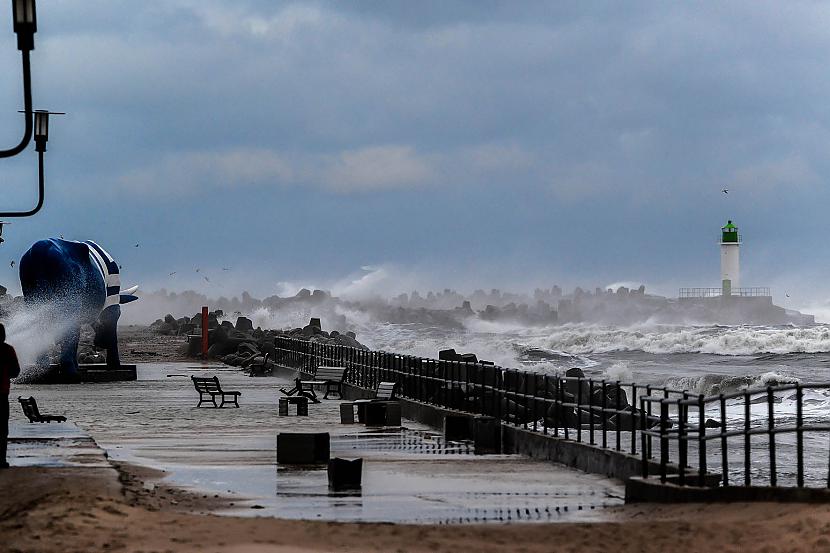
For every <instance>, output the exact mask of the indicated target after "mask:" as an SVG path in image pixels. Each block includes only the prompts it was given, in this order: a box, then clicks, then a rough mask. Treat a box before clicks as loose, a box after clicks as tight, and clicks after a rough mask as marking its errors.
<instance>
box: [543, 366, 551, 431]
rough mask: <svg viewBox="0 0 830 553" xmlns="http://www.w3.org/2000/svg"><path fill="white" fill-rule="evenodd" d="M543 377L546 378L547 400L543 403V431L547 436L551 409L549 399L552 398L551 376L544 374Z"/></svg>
mask: <svg viewBox="0 0 830 553" xmlns="http://www.w3.org/2000/svg"><path fill="white" fill-rule="evenodd" d="M542 378H544V379H545V396H544V397H545V401H544V403H542V410H543V411H544V413H542V431H543V432H544V433H545V436H547V435H548V411H549V410H550V406H549V405H548V401H549V400H550V376H548V375H543V376H542Z"/></svg>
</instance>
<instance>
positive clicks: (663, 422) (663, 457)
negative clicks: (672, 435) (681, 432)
mask: <svg viewBox="0 0 830 553" xmlns="http://www.w3.org/2000/svg"><path fill="white" fill-rule="evenodd" d="M668 422H669V404H668V403H666V400H665V399H662V400H660V482H662V483H664V484H665V483H666V465H668V463H669V435H668V427H669V426H668Z"/></svg>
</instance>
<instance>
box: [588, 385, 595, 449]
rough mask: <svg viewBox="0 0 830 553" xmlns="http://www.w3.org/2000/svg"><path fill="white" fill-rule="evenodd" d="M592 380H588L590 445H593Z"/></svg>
mask: <svg viewBox="0 0 830 553" xmlns="http://www.w3.org/2000/svg"><path fill="white" fill-rule="evenodd" d="M593 401H594V379H593V378H591V379H589V380H588V415H589V416H588V433H589V434H590V438H591V442H590V443H591V445H594V444H595V443H596V442H595V441H594V404H593V403H592V402H593Z"/></svg>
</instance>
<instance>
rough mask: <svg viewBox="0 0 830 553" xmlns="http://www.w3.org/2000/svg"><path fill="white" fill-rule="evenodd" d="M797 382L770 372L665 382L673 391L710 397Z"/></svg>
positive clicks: (696, 377)
mask: <svg viewBox="0 0 830 553" xmlns="http://www.w3.org/2000/svg"><path fill="white" fill-rule="evenodd" d="M798 382H800V379H798V378H795V377H793V376H789V375H785V374H780V373H778V372H774V371H770V372H765V373H763V374H759V375H737V376H736V375H723V374H704V375H702V376H678V377H671V378H669V379H668V380H667V381H666V386H667V387H668V388H672V389H675V390H688V391H689V392H692V393H695V394H703V395H705V396H712V395H717V394H730V393H733V392H740V391H742V390H747V389H757V388H763V387H766V386H777V385H781V384H796V383H798Z"/></svg>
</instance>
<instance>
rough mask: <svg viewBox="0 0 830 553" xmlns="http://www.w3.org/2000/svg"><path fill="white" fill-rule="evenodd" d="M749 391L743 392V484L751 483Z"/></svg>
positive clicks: (748, 484)
mask: <svg viewBox="0 0 830 553" xmlns="http://www.w3.org/2000/svg"><path fill="white" fill-rule="evenodd" d="M749 407H750V405H749V392H744V486H747V487H749V486H750V485H752V475H751V474H750V462H751V459H750V457H751V455H752V454H751V450H750V446H751V444H750V441H749V436H750V434H749V429H750V427H751V424H750V418H749V417H750V409H749Z"/></svg>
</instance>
